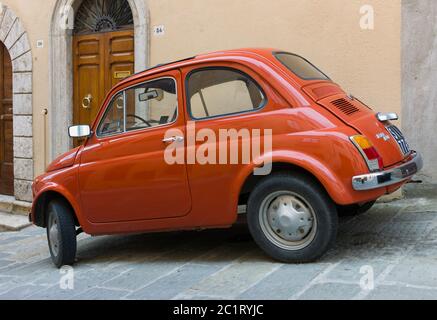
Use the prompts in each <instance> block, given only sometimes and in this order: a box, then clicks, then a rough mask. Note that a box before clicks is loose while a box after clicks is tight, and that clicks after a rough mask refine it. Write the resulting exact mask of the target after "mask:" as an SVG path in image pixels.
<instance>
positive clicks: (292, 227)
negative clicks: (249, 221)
mask: <svg viewBox="0 0 437 320" xmlns="http://www.w3.org/2000/svg"><path fill="white" fill-rule="evenodd" d="M260 210H261V212H260V223H261V228H262V230H263V232H264V234H265V235H266V236H267V238H269V240H270V241H271V242H273V243H274V244H276V245H277V246H279V247H281V248H283V249H286V250H299V249H302V248H305V247H306V246H308V245H309V244H310V243H311V242H312V241H313V240H314V237H315V235H316V231H317V221H316V217H315V214H314V210H313V209H312V207H311V206H310V205H309V204H308V202H307V201H306V200H305V199H303V198H302V197H300V196H298V195H297V194H295V193H293V192H290V191H280V192H275V193H272V194H271V195H269V196H268V197H267V198H266V199H265V200H264V201H263V203H262V205H261V209H260Z"/></svg>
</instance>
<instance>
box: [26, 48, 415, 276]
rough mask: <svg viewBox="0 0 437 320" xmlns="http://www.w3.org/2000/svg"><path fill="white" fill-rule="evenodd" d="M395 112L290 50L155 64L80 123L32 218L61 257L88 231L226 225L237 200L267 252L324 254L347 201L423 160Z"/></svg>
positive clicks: (285, 257)
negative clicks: (368, 101) (365, 99)
mask: <svg viewBox="0 0 437 320" xmlns="http://www.w3.org/2000/svg"><path fill="white" fill-rule="evenodd" d="M392 120H397V115H396V114H393V113H375V112H374V111H372V110H371V109H370V108H369V107H368V106H366V105H365V104H363V103H362V102H360V101H359V100H358V99H356V98H354V97H352V96H350V95H347V94H346V93H345V92H344V91H343V90H342V89H341V88H340V87H339V86H338V85H337V84H335V83H334V82H332V81H331V80H330V79H329V78H328V76H326V75H325V74H324V73H322V72H321V71H320V70H319V69H317V68H316V67H315V66H314V65H312V64H311V63H309V62H308V61H307V60H305V59H304V58H302V57H300V56H298V55H295V54H291V53H286V52H281V51H276V50H266V49H263V50H261V49H256V50H255V49H245V50H233V51H224V52H216V53H211V54H206V55H200V56H197V57H194V58H191V59H186V60H183V61H178V62H175V63H171V64H168V65H161V66H157V67H155V68H152V69H149V70H146V71H144V72H142V73H140V74H137V75H134V76H132V77H130V78H128V79H126V80H124V81H123V82H122V83H120V84H119V85H117V86H116V87H114V88H113V89H112V90H111V92H110V93H109V94H108V96H107V98H106V100H105V101H104V103H103V105H102V107H101V110H100V112H99V113H98V115H97V117H96V119H95V122H94V123H93V125H92V126H91V127H90V126H75V127H71V128H70V130H69V131H70V136H71V137H74V138H78V137H82V138H85V141H84V143H83V145H82V146H80V147H79V148H76V149H74V150H71V151H70V152H68V153H66V154H64V155H62V156H61V157H59V158H58V159H57V160H55V161H54V162H53V163H52V164H51V165H50V166H49V167H48V168H47V172H46V173H45V174H43V175H42V176H40V177H38V178H36V180H35V182H34V184H33V193H34V203H33V208H32V212H31V216H30V217H31V221H32V222H33V223H34V224H35V225H37V226H40V227H44V228H47V235H48V243H49V247H50V253H51V256H52V258H53V261H54V263H55V265H56V266H58V267H59V266H62V265H65V264H72V263H73V262H74V261H75V256H76V235H77V234H78V232H81V231H84V232H86V233H87V234H90V235H107V234H128V233H140V232H157V231H173V230H193V229H205V228H227V227H230V226H232V225H233V224H235V222H236V221H237V216H238V213H239V211H244V212H246V214H247V221H248V226H249V229H250V232H251V234H252V236H253V238H254V240H255V241H256V243H257V244H258V245H259V246H260V247H261V248H262V249H263V250H264V251H265V252H266V253H267V254H268V255H270V256H271V257H273V258H275V259H278V260H280V261H284V262H308V261H313V260H315V259H317V258H319V257H321V256H322V255H323V254H324V253H325V252H326V251H327V250H328V249H329V248H330V247H331V245H332V244H333V243H334V241H335V238H336V233H337V225H338V218H337V216H338V212H341V211H345V210H347V211H349V212H356V213H358V212H363V211H366V210H368V209H370V207H371V206H372V205H373V204H374V202H375V200H377V199H378V198H379V197H381V196H383V195H385V194H389V193H392V192H394V191H396V190H397V189H399V188H400V187H401V186H402V185H403V184H405V183H406V182H408V181H409V180H410V179H411V178H412V176H413V175H414V174H415V173H417V172H418V171H419V170H420V169H421V168H422V158H421V156H420V155H419V154H418V153H416V152H415V151H412V150H410V149H409V146H408V144H407V142H406V140H405V139H404V137H403V135H402V133H401V132H400V131H399V129H398V128H397V127H396V126H394V125H393V124H392V123H391V122H390V121H392ZM239 209H240V210H239ZM243 209H245V210H243Z"/></svg>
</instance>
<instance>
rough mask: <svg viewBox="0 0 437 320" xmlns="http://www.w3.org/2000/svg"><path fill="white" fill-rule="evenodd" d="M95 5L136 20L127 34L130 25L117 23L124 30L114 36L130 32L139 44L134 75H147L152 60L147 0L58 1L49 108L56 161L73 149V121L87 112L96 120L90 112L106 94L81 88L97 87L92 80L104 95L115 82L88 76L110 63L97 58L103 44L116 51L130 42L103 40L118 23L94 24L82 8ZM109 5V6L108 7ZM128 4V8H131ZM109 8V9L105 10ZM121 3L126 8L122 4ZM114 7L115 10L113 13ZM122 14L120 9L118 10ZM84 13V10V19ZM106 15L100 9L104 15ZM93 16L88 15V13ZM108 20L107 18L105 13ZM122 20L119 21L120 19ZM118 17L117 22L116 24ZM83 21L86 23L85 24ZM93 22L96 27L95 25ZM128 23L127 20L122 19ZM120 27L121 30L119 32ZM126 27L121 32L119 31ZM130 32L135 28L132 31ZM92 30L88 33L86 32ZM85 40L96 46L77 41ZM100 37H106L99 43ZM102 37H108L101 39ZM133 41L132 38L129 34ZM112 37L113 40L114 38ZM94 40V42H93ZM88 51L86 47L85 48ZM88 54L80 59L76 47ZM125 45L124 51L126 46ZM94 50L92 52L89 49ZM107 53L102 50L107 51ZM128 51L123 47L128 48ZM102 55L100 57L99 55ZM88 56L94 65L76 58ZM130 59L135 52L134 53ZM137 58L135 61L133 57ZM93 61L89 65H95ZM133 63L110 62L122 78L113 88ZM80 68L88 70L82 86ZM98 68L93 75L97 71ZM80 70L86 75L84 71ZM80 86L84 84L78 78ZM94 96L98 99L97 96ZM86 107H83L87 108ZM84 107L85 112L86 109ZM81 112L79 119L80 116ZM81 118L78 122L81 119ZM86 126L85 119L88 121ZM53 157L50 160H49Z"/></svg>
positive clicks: (52, 37) (52, 155) (52, 35)
mask: <svg viewBox="0 0 437 320" xmlns="http://www.w3.org/2000/svg"><path fill="white" fill-rule="evenodd" d="M96 3H97V4H98V8H99V9H104V10H107V11H109V10H114V9H113V8H114V7H115V8H116V9H117V8H119V11H118V12H119V14H120V15H121V16H122V17H124V18H123V19H125V17H126V14H125V13H126V11H120V10H121V9H123V10H129V12H130V13H131V16H132V20H133V29H132V24H131V23H128V28H127V30H126V28H123V26H124V27H126V25H125V23H123V22H121V23H120V22H119V23H118V24H117V23H115V25H118V26H119V27H118V28H117V30H115V31H114V30H112V31H114V32H118V31H119V32H125V31H129V32H130V33H131V34H132V33H133V38H134V41H133V42H134V43H133V47H134V48H133V51H134V55H133V57H134V61H135V63H134V67H133V69H134V70H133V72H138V71H142V70H144V69H145V68H146V66H147V65H148V59H149V34H148V29H149V28H148V26H149V11H148V8H147V7H146V4H147V1H144V0H123V1H119V0H116V1H114V0H107V1H105V0H83V1H82V0H58V1H57V2H56V6H55V9H54V14H53V18H52V24H51V32H50V42H51V46H50V73H49V75H50V86H51V92H50V94H51V97H50V106H49V122H50V124H49V126H48V127H49V132H48V134H49V137H50V138H49V139H50V159H54V158H55V157H57V156H58V155H60V154H62V153H63V152H65V151H67V150H68V149H69V148H71V147H72V146H73V145H72V141H71V139H70V138H69V137H68V134H67V128H68V126H70V125H72V124H73V123H78V122H79V121H80V122H82V119H81V117H82V116H81V115H80V112H81V111H82V110H80V109H84V110H83V111H84V112H83V114H84V116H83V118H84V119H85V120H87V119H88V118H90V119H91V118H93V116H94V115H93V113H94V112H96V111H93V110H89V111H87V109H88V105H89V104H90V103H89V102H90V101H91V108H95V109H98V107H99V102H100V101H101V99H102V98H100V97H101V96H103V94H102V93H94V94H93V93H92V92H88V91H87V90H85V89H83V90H82V89H81V88H82V87H88V86H87V85H85V84H84V83H85V82H86V81H89V80H93V81H92V83H91V82H90V83H89V85H96V84H98V86H99V88H90V89H92V90H94V91H95V92H97V91H98V92H103V91H105V90H103V89H102V88H104V87H107V84H108V83H110V82H111V81H109V80H105V79H101V77H103V75H102V74H100V72H99V78H98V81H94V80H95V79H94V78H93V79H87V78H89V77H88V76H87V74H88V75H89V74H91V73H92V72H95V74H97V70H100V69H101V67H102V66H104V65H105V62H103V63H102V62H98V63H97V60H100V58H97V55H100V52H102V49H100V43H104V42H106V43H108V41H109V42H112V45H113V48H114V49H116V50H118V49H117V46H118V45H119V44H120V43H123V42H124V45H123V46H126V43H127V42H129V41H128V40H127V38H124V37H125V35H124V36H122V37H121V38H115V39H114V38H111V37H109V40H108V39H106V40H105V39H104V38H105V36H104V35H102V34H107V33H111V32H112V31H111V28H112V27H113V25H114V18H110V19H108V18H106V19H104V18H103V19H99V21H100V23H97V24H96V23H94V22H95V21H96V19H95V18H94V17H93V15H91V16H92V17H90V14H89V12H90V11H89V10H81V7H82V8H85V7H83V6H90V5H91V6H95V5H96ZM105 3H106V4H105ZM126 4H127V5H126ZM104 5H105V6H104ZM120 5H121V6H120ZM111 8H112V9H111ZM116 11H117V10H116ZM80 12H84V14H85V19H84V16H82V14H81V13H80ZM100 12H101V11H100ZM87 13H88V14H87ZM102 16H104V14H103V15H102ZM117 19H118V18H117ZM117 19H116V20H117ZM71 21H75V23H74V24H73V23H71ZM80 21H81V22H80ZM90 21H92V23H90ZM122 21H126V20H122ZM120 27H121V28H120ZM120 29H121V30H120ZM129 29H130V30H129ZM87 30H88V31H87ZM82 36H83V37H85V36H90V37H91V39H94V40H92V41H95V42H94V44H92V43H87V41H84V40H85V38H83V39H82V41H79V42H78V40H77V38H79V37H82ZM98 36H100V37H101V39H100V40H99V39H97V38H98ZM102 38H103V39H102ZM128 38H129V36H128ZM110 39H112V40H110ZM96 40H98V41H97V42H98V43H99V48H97V47H96V43H97V42H96ZM92 41H91V42H92ZM83 44H84V45H85V47H82V48H80V46H81V45H83ZM87 45H89V46H88V48H86V46H87ZM78 46H79V49H80V50H82V49H83V51H80V52H79V54H78V55H77V57H76V58H75V56H76V53H75V51H74V50H73V49H74V48H78ZM109 46H110V45H107V46H106V48H108V47H109ZM123 46H122V47H123ZM89 50H91V51H89ZM104 50H105V49H103V51H104ZM123 50H124V49H123ZM81 52H82V53H89V54H81ZM97 52H98V54H96V53H97ZM119 54H120V52H116V53H115V54H114V56H115V58H120V55H119ZM87 55H88V56H89V58H91V57H92V56H94V61H93V62H90V63H89V64H87V63H83V62H84V61H83V59H80V60H81V61H80V60H77V58H78V57H79V58H83V57H85V56H87ZM121 55H126V52H124V53H123V54H121ZM129 55H131V53H129ZM131 58H132V57H131ZM91 60H92V59H90V60H89V61H91ZM109 65H110V67H111V68H112V70H109V67H108V66H109ZM131 65H132V62H129V61H128V62H127V65H126V61H124V60H123V61H121V62H120V63H118V64H117V63H112V64H108V63H106V66H107V67H104V68H106V70H109V71H107V74H108V75H109V74H111V75H112V77H114V76H115V78H119V79H113V80H115V82H113V83H112V84H114V83H116V82H118V81H120V80H121V79H122V78H123V77H124V76H125V75H126V74H127V73H125V72H124V71H127V68H126V67H129V68H131ZM79 69H82V70H84V71H83V72H81V73H80V74H82V84H83V85H81V84H80V83H76V82H77V81H78V80H77V79H78V78H79V79H80V74H79ZM92 69H94V71H92ZM74 70H77V73H78V74H77V77H76V76H75V74H74V72H73V71H74ZM82 70H81V71H82ZM79 82H80V80H79ZM94 95H95V96H94ZM82 104H84V105H82ZM84 106H85V108H84ZM75 109H79V110H80V111H78V112H77V113H75V112H74V111H73V110H75ZM86 112H88V113H89V116H87V115H86ZM76 114H78V117H77V116H76ZM76 117H77V118H76ZM85 122H86V121H85ZM50 159H49V160H50Z"/></svg>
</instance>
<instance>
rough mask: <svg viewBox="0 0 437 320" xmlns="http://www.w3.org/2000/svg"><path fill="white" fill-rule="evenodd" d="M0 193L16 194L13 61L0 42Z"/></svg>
mask: <svg viewBox="0 0 437 320" xmlns="http://www.w3.org/2000/svg"><path fill="white" fill-rule="evenodd" d="M0 194H5V195H13V194H14V148H13V112H12V62H11V58H10V56H9V53H8V51H7V50H6V48H5V47H4V45H3V44H2V43H0Z"/></svg>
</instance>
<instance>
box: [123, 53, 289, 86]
mask: <svg viewBox="0 0 437 320" xmlns="http://www.w3.org/2000/svg"><path fill="white" fill-rule="evenodd" d="M273 52H283V51H282V50H277V49H272V48H243V49H233V50H222V51H214V52H209V53H203V54H199V55H196V56H192V57H189V58H185V59H181V60H177V61H172V62H168V63H163V64H158V65H156V66H153V67H150V68H148V69H145V70H143V71H140V72H138V73H135V74H133V75H132V76H130V77H128V78H126V79H124V80H123V81H121V82H120V83H119V85H117V86H116V87H118V86H122V85H123V84H125V83H126V82H130V81H132V80H135V79H138V78H142V77H144V76H148V75H152V74H154V73H158V72H162V71H167V70H171V69H176V68H180V67H186V66H190V65H194V64H197V63H200V62H202V61H205V60H208V59H210V58H217V57H226V56H240V57H248V56H250V57H252V58H253V57H256V56H257V57H258V58H259V57H264V58H269V57H271V58H272V57H273V56H272V53H273Z"/></svg>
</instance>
